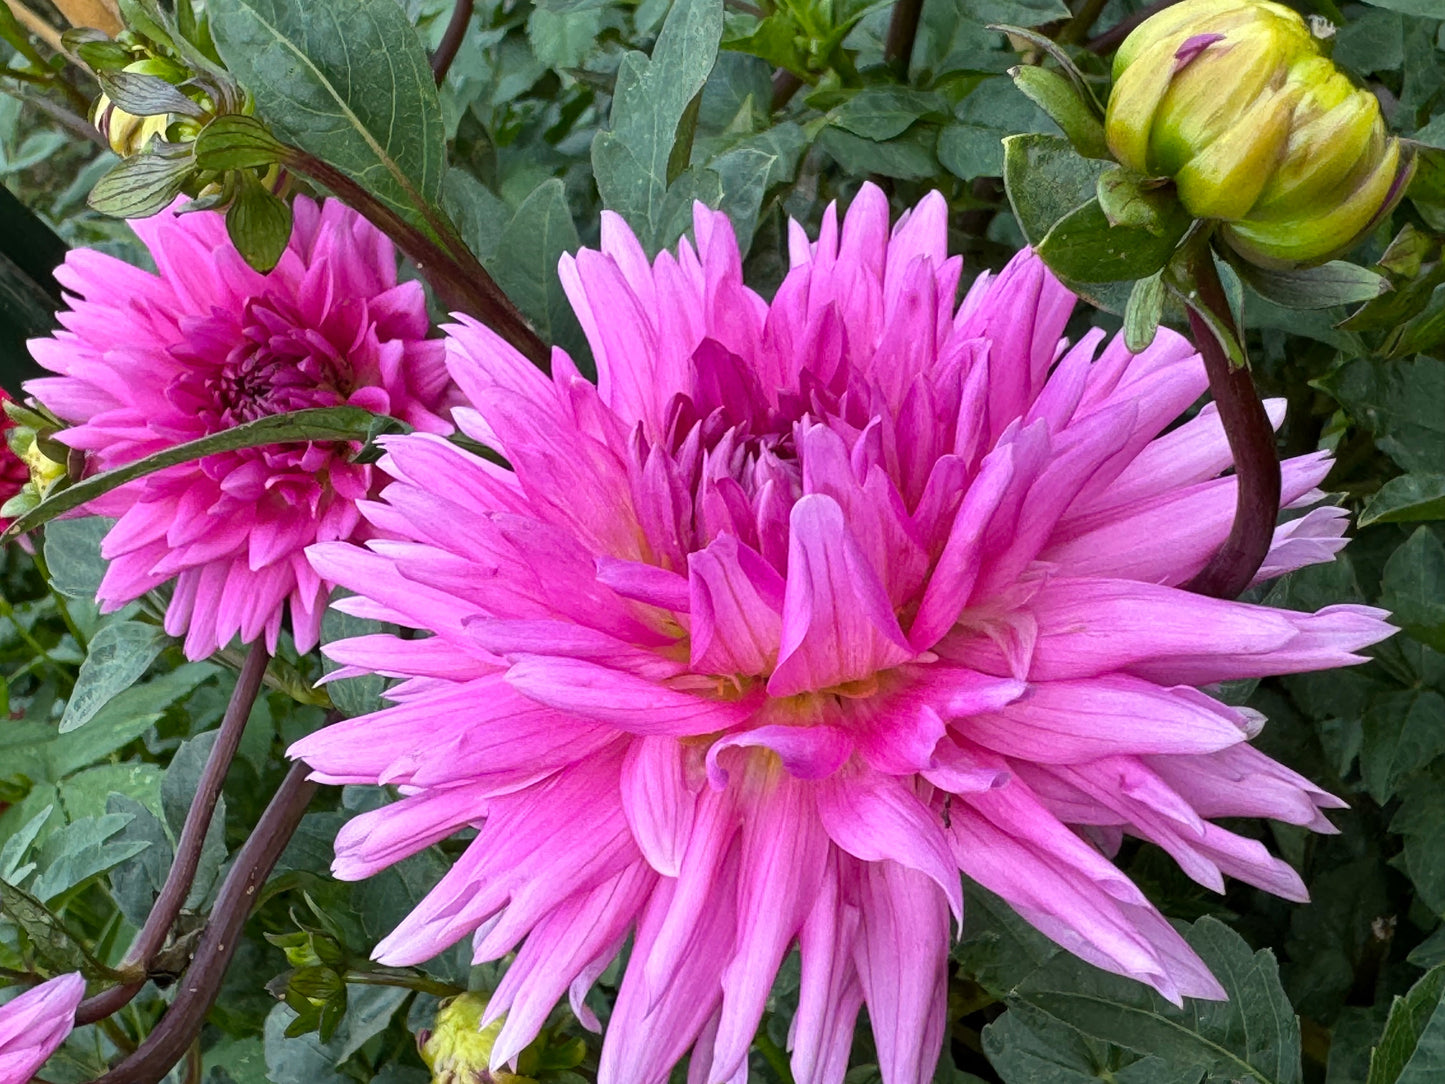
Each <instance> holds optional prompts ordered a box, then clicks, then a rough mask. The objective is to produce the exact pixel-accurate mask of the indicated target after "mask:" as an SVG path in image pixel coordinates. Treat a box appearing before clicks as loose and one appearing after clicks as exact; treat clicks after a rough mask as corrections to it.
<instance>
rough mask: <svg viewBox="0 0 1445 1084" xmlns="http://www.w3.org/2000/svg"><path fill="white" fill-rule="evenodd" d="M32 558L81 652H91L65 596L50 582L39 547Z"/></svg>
mask: <svg viewBox="0 0 1445 1084" xmlns="http://www.w3.org/2000/svg"><path fill="white" fill-rule="evenodd" d="M32 556H33V558H34V560H35V570H36V571H37V572H39V573H40V575H41V576H42V577H43V578H44V580H45V586H46V587H48V588H49V589H50V597H51V598H53V599H54V600H55V608H56V610H58V611H59V613H60V620H62V621H64V622H65V627H66V628H67V629H69V630H70V635H71V636H73V637H74V638H75V642H76V643H77V644H79V645H80V650H81V651H89V650H90V644H89V643H87V642H86V639H85V634H84V633H82V632H81V631H80V626H79V625H77V624H76V623H75V618H74V617H72V616H71V615H70V607H69V605H67V604H66V601H65V596H64V595H62V594H61V593H60V592H59V591H57V590H56V589H55V584H54V583H52V582H51V580H50V566H49V565H47V564H46V563H45V555H44V554H43V553H42V552H41V547H37V548H36V550H35V553H34V554H32Z"/></svg>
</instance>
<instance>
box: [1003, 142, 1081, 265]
mask: <svg viewBox="0 0 1445 1084" xmlns="http://www.w3.org/2000/svg"><path fill="white" fill-rule="evenodd" d="M1003 146H1004V166H1003V178H1004V186H1005V188H1006V189H1007V190H1008V198H1009V203H1010V204H1011V205H1012V206H1013V212H1014V217H1015V218H1017V219H1018V223H1019V228H1020V229H1021V230H1023V233H1024V238H1025V239H1026V240H1027V241H1028V242H1029V244H1031V245H1035V246H1037V245H1039V244H1040V243H1041V242H1042V241H1043V239H1044V238H1045V237H1046V236H1047V235H1048V233H1049V231H1050V230H1052V229H1053V228H1054V226H1055V224H1056V223H1058V222H1059V221H1060V220H1061V219H1063V218H1065V217H1066V216H1067V215H1069V214H1071V213H1072V212H1074V211H1076V210H1080V209H1082V208H1083V207H1084V205H1085V204H1087V203H1089V202H1090V201H1091V200H1094V194H1095V190H1096V188H1097V187H1098V182H1099V176H1100V174H1102V173H1103V172H1104V169H1105V168H1106V167H1105V166H1104V164H1103V163H1102V162H1098V161H1095V160H1093V159H1089V158H1080V157H1079V155H1078V154H1076V153H1075V152H1074V148H1073V147H1072V146H1071V145H1070V144H1069V141H1068V140H1067V139H1065V138H1064V137H1063V136H1051V135H1041V134H1030V135H1015V136H1009V137H1008V138H1006V139H1005V140H1004V141H1003Z"/></svg>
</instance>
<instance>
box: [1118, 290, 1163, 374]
mask: <svg viewBox="0 0 1445 1084" xmlns="http://www.w3.org/2000/svg"><path fill="white" fill-rule="evenodd" d="M1164 293H1165V291H1164V273H1163V272H1162V271H1156V272H1155V273H1154V274H1152V275H1149V276H1148V277H1146V278H1142V279H1137V280H1135V282H1134V288H1133V289H1132V290H1130V291H1129V304H1128V305H1126V306H1125V308H1124V345H1125V346H1127V347H1128V348H1129V353H1131V354H1139V353H1143V352H1144V351H1145V350H1147V349H1148V348H1149V344H1150V343H1152V342H1153V341H1154V336H1155V335H1157V334H1158V333H1159V321H1160V320H1162V319H1163V318H1164Z"/></svg>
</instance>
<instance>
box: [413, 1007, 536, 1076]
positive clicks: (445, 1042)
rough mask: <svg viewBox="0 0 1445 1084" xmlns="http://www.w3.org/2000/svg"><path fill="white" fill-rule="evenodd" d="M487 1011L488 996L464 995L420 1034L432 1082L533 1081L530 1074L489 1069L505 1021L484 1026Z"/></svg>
mask: <svg viewBox="0 0 1445 1084" xmlns="http://www.w3.org/2000/svg"><path fill="white" fill-rule="evenodd" d="M486 1010H487V998H486V996H484V995H482V994H462V995H460V996H459V997H454V998H452V999H451V1000H450V1001H448V1002H447V1003H446V1004H444V1005H443V1006H442V1008H441V1010H440V1011H439V1012H438V1013H437V1018H436V1022H435V1024H434V1026H433V1027H432V1029H431V1030H430V1031H423V1032H421V1033H420V1034H419V1035H417V1047H418V1049H419V1050H420V1051H421V1060H422V1061H424V1062H426V1066H427V1068H428V1069H430V1070H431V1072H432V1084H533V1082H532V1078H531V1077H525V1076H517V1075H516V1074H515V1073H509V1072H506V1071H505V1070H499V1071H497V1072H495V1073H494V1072H492V1071H491V1070H490V1068H489V1066H490V1064H491V1060H492V1045H493V1044H494V1043H495V1042H496V1041H497V1036H498V1035H500V1034H501V1032H502V1020H494V1021H492V1023H490V1024H488V1025H487V1026H486V1027H482V1026H481V1023H482V1013H484V1012H486Z"/></svg>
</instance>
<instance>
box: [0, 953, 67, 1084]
mask: <svg viewBox="0 0 1445 1084" xmlns="http://www.w3.org/2000/svg"><path fill="white" fill-rule="evenodd" d="M83 997H85V979H83V978H82V977H81V976H80V975H79V974H70V975H60V976H58V977H56V978H53V979H51V980H50V981H49V982H44V983H41V984H40V985H39V986H37V987H35V989H33V990H27V991H26V992H25V993H23V994H21V995H20V996H19V997H17V998H15V999H14V1000H13V1001H7V1002H6V1003H5V1004H4V1005H0V1084H26V1082H27V1081H28V1080H29V1079H30V1078H31V1077H32V1076H33V1075H34V1074H35V1071H36V1070H37V1069H39V1068H40V1067H41V1066H42V1065H44V1064H45V1059H46V1058H48V1057H50V1055H51V1054H53V1053H55V1051H56V1050H57V1049H58V1048H59V1046H60V1044H61V1043H63V1042H65V1037H66V1036H67V1035H69V1034H70V1032H71V1029H72V1028H74V1027H75V1008H76V1006H77V1005H79V1004H80V1001H81V999H82V998H83Z"/></svg>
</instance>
